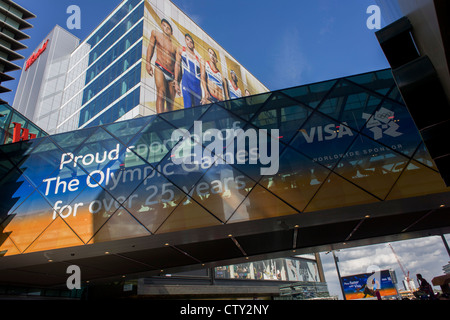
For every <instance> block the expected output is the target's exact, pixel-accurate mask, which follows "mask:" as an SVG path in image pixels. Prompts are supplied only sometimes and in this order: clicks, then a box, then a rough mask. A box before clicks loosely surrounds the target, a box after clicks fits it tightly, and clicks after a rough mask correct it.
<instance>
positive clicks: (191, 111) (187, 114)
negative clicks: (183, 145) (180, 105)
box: [159, 104, 212, 130]
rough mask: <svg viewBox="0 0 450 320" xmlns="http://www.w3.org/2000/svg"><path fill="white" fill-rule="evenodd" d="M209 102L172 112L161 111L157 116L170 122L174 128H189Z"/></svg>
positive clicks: (204, 110) (207, 107) (208, 106)
mask: <svg viewBox="0 0 450 320" xmlns="http://www.w3.org/2000/svg"><path fill="white" fill-rule="evenodd" d="M211 106H212V105H211V104H208V105H202V106H197V107H192V108H186V109H180V110H176V111H173V112H166V113H161V114H159V116H160V117H161V118H163V119H165V120H166V121H167V122H169V123H170V124H172V125H173V126H174V127H175V128H179V129H186V130H189V129H190V127H191V126H192V124H193V123H194V121H196V120H198V119H199V118H200V117H201V116H202V115H203V114H204V113H205V112H206V111H207V110H208V109H209V108H211Z"/></svg>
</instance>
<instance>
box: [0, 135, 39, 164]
mask: <svg viewBox="0 0 450 320" xmlns="http://www.w3.org/2000/svg"><path fill="white" fill-rule="evenodd" d="M46 139H47V138H46V137H43V138H37V139H30V140H27V141H22V142H17V143H7V144H4V145H2V146H0V150H1V153H2V154H3V157H6V158H7V159H8V160H9V161H11V162H12V163H13V164H14V165H16V166H18V165H20V164H21V163H22V162H23V161H24V160H25V159H26V156H27V155H29V154H30V153H31V152H32V151H33V150H34V149H35V148H36V147H38V146H39V144H40V143H41V142H43V141H46Z"/></svg>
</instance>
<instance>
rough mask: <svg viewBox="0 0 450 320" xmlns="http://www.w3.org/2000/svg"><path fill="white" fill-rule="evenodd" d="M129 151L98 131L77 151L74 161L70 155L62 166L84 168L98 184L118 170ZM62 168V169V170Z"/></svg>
mask: <svg viewBox="0 0 450 320" xmlns="http://www.w3.org/2000/svg"><path fill="white" fill-rule="evenodd" d="M128 151H129V150H128V149H127V148H126V147H125V146H124V145H123V144H122V143H120V142H119V141H118V140H117V139H115V138H114V137H112V136H111V134H109V133H108V132H106V131H105V130H104V129H103V128H101V127H99V128H98V129H97V131H96V132H95V133H94V134H93V135H92V136H91V137H90V138H89V139H88V140H86V142H84V143H83V145H82V146H81V147H80V148H79V149H78V150H76V151H75V153H74V154H73V159H71V156H70V155H67V156H65V158H64V160H63V159H62V160H61V166H63V165H64V167H65V162H68V165H67V166H68V167H79V168H82V169H83V170H84V171H85V172H86V173H87V174H89V175H91V176H92V178H91V179H94V180H96V181H97V182H99V183H101V181H100V179H102V178H103V180H105V179H107V178H108V175H109V172H108V169H110V170H117V169H119V168H120V165H121V164H123V159H124V158H125V155H126V154H127V152H128ZM61 166H60V168H61Z"/></svg>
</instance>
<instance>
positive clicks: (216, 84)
mask: <svg viewBox="0 0 450 320" xmlns="http://www.w3.org/2000/svg"><path fill="white" fill-rule="evenodd" d="M208 53H209V58H210V60H209V61H206V62H205V63H202V87H203V92H204V94H205V95H204V97H203V99H202V101H201V103H202V104H208V103H211V102H218V101H222V100H223V99H224V82H225V80H224V79H223V77H222V74H221V72H220V71H219V69H218V68H217V55H216V52H215V51H214V50H213V49H211V48H209V49H208Z"/></svg>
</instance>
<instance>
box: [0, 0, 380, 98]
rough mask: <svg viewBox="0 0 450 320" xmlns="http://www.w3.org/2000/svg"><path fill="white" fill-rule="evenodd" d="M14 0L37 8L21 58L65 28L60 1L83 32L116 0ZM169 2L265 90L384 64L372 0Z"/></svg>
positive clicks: (82, 35) (13, 84) (81, 34)
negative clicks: (370, 22)
mask: <svg viewBox="0 0 450 320" xmlns="http://www.w3.org/2000/svg"><path fill="white" fill-rule="evenodd" d="M16 2H17V3H18V4H20V5H22V6H23V7H25V8H27V9H28V10H30V11H31V12H33V13H34V14H36V16H37V18H35V19H31V20H30V23H31V24H33V26H34V27H33V28H32V29H29V30H26V31H25V32H26V33H27V34H28V35H30V37H31V38H30V39H28V40H25V41H23V42H24V43H25V44H26V45H27V46H28V49H25V50H22V51H20V52H19V53H21V54H22V55H23V56H25V58H28V57H29V56H30V55H31V53H32V52H33V50H35V49H36V48H37V46H38V45H39V43H40V42H41V41H42V40H43V38H44V37H45V36H46V35H47V34H48V33H49V32H50V31H51V29H52V28H53V27H54V26H55V25H56V24H58V25H60V26H62V27H64V28H67V27H66V21H67V19H68V18H69V16H70V14H68V13H66V10H67V7H68V6H70V5H73V4H76V5H78V6H79V7H80V9H81V29H80V30H76V29H74V30H71V32H72V33H73V34H74V35H76V36H77V37H79V38H80V39H82V40H83V39H85V38H86V37H87V35H88V34H89V33H90V32H91V31H92V30H93V29H94V28H95V27H96V26H97V25H98V24H99V23H100V22H101V21H102V20H103V19H104V18H105V17H106V16H107V15H108V14H109V13H110V12H111V11H112V10H114V8H115V7H116V6H117V5H118V4H119V3H120V2H121V1H120V0H108V1H106V0H89V1H88V0H59V1H56V0H39V1H35V0H16ZM173 2H174V3H175V4H176V5H177V6H178V7H179V8H180V9H182V10H183V11H184V12H186V13H187V14H188V15H189V16H190V17H191V18H192V19H193V20H194V21H195V22H196V23H197V24H198V25H199V26H200V27H201V28H202V29H203V30H204V31H206V32H207V33H208V34H209V35H210V36H212V38H214V39H215V40H216V41H217V42H218V43H219V44H220V45H221V46H222V47H223V48H225V49H226V50H227V51H228V52H229V53H230V54H231V55H232V56H233V57H234V58H235V59H237V61H239V62H240V63H241V64H242V65H243V66H244V67H246V68H247V69H248V70H249V71H250V72H251V73H252V74H254V75H255V76H256V77H257V78H258V79H259V80H260V81H261V82H263V83H264V84H265V85H266V86H267V87H268V88H269V89H270V90H277V89H283V88H288V87H292V86H298V85H302V84H307V83H312V82H318V81H323V80H328V79H332V78H338V77H343V76H348V75H352V74H358V73H362V72H367V71H373V70H378V69H383V68H387V67H389V65H388V63H387V61H386V59H385V57H384V55H383V52H382V51H381V48H380V46H379V45H378V42H377V39H376V37H375V34H374V31H375V30H369V29H368V28H367V27H366V21H367V19H368V18H369V16H370V15H369V14H367V13H366V10H367V7H368V6H369V5H373V4H375V0H339V1H337V0H314V1H311V0H297V1H292V0H277V1H273V0H245V1H238V0H228V1H210V0H174V1H173ZM23 62H24V60H21V61H17V63H18V64H19V65H23ZM13 76H15V77H16V79H18V78H19V76H20V72H16V73H15V75H13ZM17 82H18V81H14V82H9V83H6V84H7V86H8V87H9V88H11V89H13V91H14V92H12V93H10V94H6V95H4V97H3V99H4V100H6V101H8V102H10V103H11V104H12V102H13V97H14V94H15V88H16V86H17Z"/></svg>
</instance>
